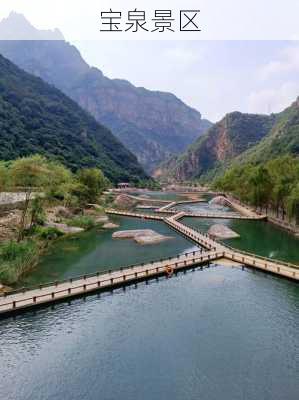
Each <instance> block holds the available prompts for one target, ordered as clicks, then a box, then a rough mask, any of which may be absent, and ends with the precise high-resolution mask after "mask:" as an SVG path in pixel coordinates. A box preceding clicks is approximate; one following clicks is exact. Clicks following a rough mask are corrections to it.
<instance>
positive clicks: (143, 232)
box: [112, 229, 172, 244]
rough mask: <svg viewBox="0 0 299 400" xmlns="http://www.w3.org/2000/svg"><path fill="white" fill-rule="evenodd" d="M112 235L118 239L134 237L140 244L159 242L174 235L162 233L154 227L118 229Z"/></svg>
mask: <svg viewBox="0 0 299 400" xmlns="http://www.w3.org/2000/svg"><path fill="white" fill-rule="evenodd" d="M112 237H113V238H116V239H134V240H135V242H136V243H139V244H157V243H161V242H164V241H165V240H169V239H172V237H170V236H165V235H161V234H160V233H157V232H155V231H153V230H152V229H137V230H128V231H117V232H114V233H113V235H112Z"/></svg>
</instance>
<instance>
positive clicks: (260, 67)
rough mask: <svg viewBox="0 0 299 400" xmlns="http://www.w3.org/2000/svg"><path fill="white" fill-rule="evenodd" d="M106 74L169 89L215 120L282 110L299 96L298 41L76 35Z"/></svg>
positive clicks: (83, 50)
mask: <svg viewBox="0 0 299 400" xmlns="http://www.w3.org/2000/svg"><path fill="white" fill-rule="evenodd" d="M74 44H75V45H76V47H77V48H78V49H79V50H80V52H81V54H82V55H83V57H84V58H85V59H86V61H87V62H88V63H89V64H90V65H93V66H97V67H99V68H100V69H101V70H102V71H103V72H104V74H105V75H107V76H108V77H110V78H120V79H127V80H129V81H130V82H131V83H133V84H134V85H136V86H143V87H146V88H148V89H152V90H161V91H169V92H172V93H174V94H175V95H177V96H178V97H179V98H181V99H182V100H183V101H185V102H186V103H187V104H188V105H190V106H192V107H194V108H196V109H197V110H199V111H200V112H201V113H202V115H203V117H204V118H208V119H210V120H211V121H213V122H215V121H217V120H219V119H221V118H222V117H223V116H224V115H225V114H226V113H228V112H231V111H241V112H249V113H267V114H268V113H272V112H280V111H282V110H283V109H284V108H286V107H287V106H289V105H290V104H291V103H292V102H293V101H294V100H295V99H296V98H297V96H299V42H296V41H197V42H195V41H187V42H183V41H125V42H120V41H112V42H109V41H101V42H96V41H92V42H91V41H89V42H86V41H74Z"/></svg>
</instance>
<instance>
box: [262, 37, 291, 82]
mask: <svg viewBox="0 0 299 400" xmlns="http://www.w3.org/2000/svg"><path fill="white" fill-rule="evenodd" d="M291 72H299V46H298V45H297V46H292V47H287V48H286V49H284V50H283V51H282V52H281V55H280V58H279V59H277V60H273V61H270V62H269V63H268V64H266V65H265V66H263V67H262V68H261V70H260V77H261V78H262V79H264V80H265V79H269V78H272V77H274V76H277V75H281V74H288V73H291Z"/></svg>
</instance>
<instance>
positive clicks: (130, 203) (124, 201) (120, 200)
mask: <svg viewBox="0 0 299 400" xmlns="http://www.w3.org/2000/svg"><path fill="white" fill-rule="evenodd" d="M114 205H115V206H116V207H117V208H120V209H122V210H128V209H130V208H133V207H134V206H135V205H136V201H135V200H134V199H132V198H131V197H129V196H127V195H126V194H120V195H119V196H117V197H116V199H115V200H114Z"/></svg>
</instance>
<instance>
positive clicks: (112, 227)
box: [103, 222, 119, 229]
mask: <svg viewBox="0 0 299 400" xmlns="http://www.w3.org/2000/svg"><path fill="white" fill-rule="evenodd" d="M103 228H104V229H115V228H119V225H117V224H113V223H112V222H107V223H106V224H104V225H103Z"/></svg>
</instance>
